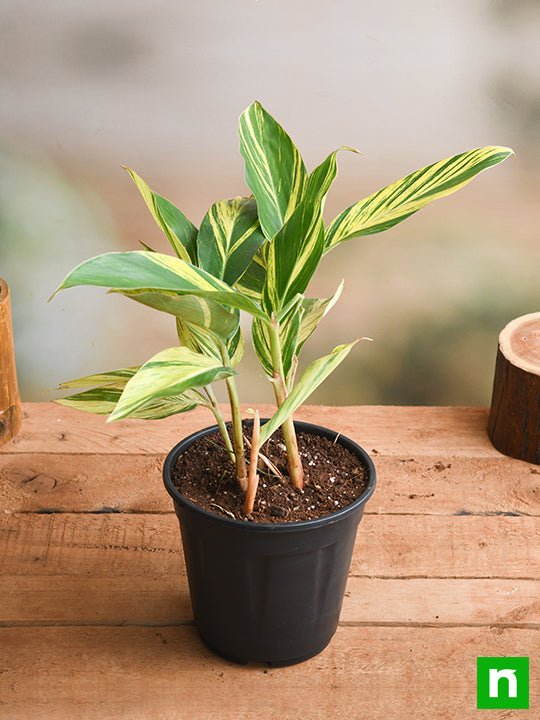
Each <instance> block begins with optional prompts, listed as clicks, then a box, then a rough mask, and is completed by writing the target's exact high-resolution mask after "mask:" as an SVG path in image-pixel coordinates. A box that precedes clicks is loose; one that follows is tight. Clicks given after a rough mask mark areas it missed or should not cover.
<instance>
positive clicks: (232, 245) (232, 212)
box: [197, 197, 265, 285]
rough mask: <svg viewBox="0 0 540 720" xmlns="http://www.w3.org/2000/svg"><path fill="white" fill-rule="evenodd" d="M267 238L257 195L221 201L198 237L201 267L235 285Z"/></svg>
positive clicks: (211, 212) (213, 207)
mask: <svg viewBox="0 0 540 720" xmlns="http://www.w3.org/2000/svg"><path fill="white" fill-rule="evenodd" d="M264 241H265V238H264V235H263V233H262V231H261V226H260V225H259V218H258V216H257V203H256V202H255V200H254V198H244V197H237V198H233V199H232V200H220V201H219V202H217V203H215V204H214V205H212V207H211V208H210V210H209V211H208V212H207V213H206V215H205V216H204V219H203V221H202V223H201V227H200V230H199V235H198V237H197V253H198V259H199V263H198V264H199V267H201V268H203V269H204V270H206V271H207V272H209V273H210V274H211V275H213V276H214V277H217V278H219V279H220V280H224V281H225V282H226V283H228V284H229V285H234V283H235V282H236V281H237V280H238V279H239V278H241V277H242V275H243V274H244V273H245V272H246V270H247V268H248V267H249V265H250V263H251V261H252V259H253V256H254V255H255V253H256V252H257V251H258V249H259V248H260V247H261V245H262V244H263V243H264Z"/></svg>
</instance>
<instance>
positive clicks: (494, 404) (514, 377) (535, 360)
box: [488, 312, 540, 465]
mask: <svg viewBox="0 0 540 720" xmlns="http://www.w3.org/2000/svg"><path fill="white" fill-rule="evenodd" d="M488 435H489V438H490V440H491V442H492V443H493V445H494V446H495V447H496V448H497V450H499V451H500V452H502V453H504V454H505V455H510V457H514V458H519V459H521V460H527V461H528V462H531V463H536V464H537V465H540V312H537V313H531V314H529V315H523V316H522V317H519V318H516V319H515V320H512V322H510V323H508V325H507V326H506V327H505V328H504V330H503V331H502V332H501V334H500V335H499V349H498V352H497V363H496V366H495V379H494V381H493V396H492V399H491V410H490V415H489V422H488Z"/></svg>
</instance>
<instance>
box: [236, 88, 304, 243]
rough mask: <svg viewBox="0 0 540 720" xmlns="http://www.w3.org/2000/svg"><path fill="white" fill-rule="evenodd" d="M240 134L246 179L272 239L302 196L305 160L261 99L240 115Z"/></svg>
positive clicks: (268, 236) (265, 232) (264, 226)
mask: <svg viewBox="0 0 540 720" xmlns="http://www.w3.org/2000/svg"><path fill="white" fill-rule="evenodd" d="M238 134H239V136H240V152H241V154H242V157H243V158H244V161H245V168H246V182H247V184H248V187H249V188H250V189H251V192H252V193H253V195H254V196H255V199H256V200H257V208H258V212H259V221H260V223H261V227H262V229H263V232H264V234H265V235H266V237H267V238H269V239H271V238H273V237H274V236H275V235H276V233H277V232H278V231H279V230H280V229H281V228H282V227H283V225H284V224H285V222H286V221H287V220H288V219H289V217H290V216H291V215H292V213H293V211H294V209H295V208H296V206H297V205H298V204H299V202H300V200H301V199H302V196H303V193H304V189H305V186H306V182H307V174H306V169H305V167H304V162H303V160H302V158H301V157H300V153H299V152H298V150H297V149H296V147H295V145H294V143H293V142H292V140H291V138H290V137H289V136H288V135H287V133H286V132H285V130H284V129H283V128H282V127H281V126H280V125H279V124H278V123H277V122H276V121H275V120H274V118H273V117H272V116H271V115H270V114H269V113H268V112H267V111H266V110H265V109H264V108H263V107H262V105H261V104H260V103H258V102H254V103H253V104H252V105H250V106H249V107H248V108H247V109H246V110H244V112H243V113H242V115H241V116H240V122H239V126H238Z"/></svg>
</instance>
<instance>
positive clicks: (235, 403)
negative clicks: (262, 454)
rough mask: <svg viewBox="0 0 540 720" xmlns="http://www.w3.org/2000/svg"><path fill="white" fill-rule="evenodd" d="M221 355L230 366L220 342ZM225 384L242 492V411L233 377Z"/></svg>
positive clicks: (244, 484) (244, 476) (244, 470)
mask: <svg viewBox="0 0 540 720" xmlns="http://www.w3.org/2000/svg"><path fill="white" fill-rule="evenodd" d="M220 351H221V357H222V359H223V364H224V365H226V366H227V367H230V364H231V359H230V357H229V353H228V351H227V348H226V347H225V345H224V344H223V343H220ZM225 384H226V385H227V393H228V395H229V403H230V405H231V420H232V432H233V445H234V456H235V463H236V479H237V480H238V485H239V486H240V489H241V490H242V491H243V492H246V490H247V468H246V456H245V452H244V435H243V433H242V413H241V412H240V402H239V400H238V391H237V389H236V382H235V381H234V377H228V378H227V379H226V380H225Z"/></svg>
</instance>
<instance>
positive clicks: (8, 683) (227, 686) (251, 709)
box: [0, 627, 540, 720]
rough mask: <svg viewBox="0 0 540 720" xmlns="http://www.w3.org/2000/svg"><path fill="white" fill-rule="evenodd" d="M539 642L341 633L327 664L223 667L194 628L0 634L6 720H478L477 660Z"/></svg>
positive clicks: (489, 634)
mask: <svg viewBox="0 0 540 720" xmlns="http://www.w3.org/2000/svg"><path fill="white" fill-rule="evenodd" d="M538 641H539V634H538V632H535V631H531V630H523V629H502V628H495V629H488V628H475V629H471V628H396V627H362V628H353V627H346V628H343V627H342V628H340V629H339V630H338V632H337V634H336V636H335V637H334V639H333V641H332V642H331V644H330V645H329V647H328V648H327V649H326V650H325V651H324V652H323V653H322V654H321V655H319V656H317V657H315V658H313V659H312V660H310V661H308V662H306V663H302V664H300V665H296V666H292V667H289V668H280V669H271V668H270V669H269V668H265V667H261V666H246V667H238V666H235V665H232V664H230V663H228V662H226V661H225V660H221V659H220V658H218V657H216V656H214V655H212V654H211V653H210V652H209V651H207V650H206V649H205V648H204V647H203V645H202V644H201V642H200V641H199V640H198V638H197V635H196V632H195V630H194V628H191V627H166V628H133V627H124V628H102V627H97V628H17V629H13V628H3V629H0V645H1V647H2V648H4V649H5V650H6V651H5V652H3V653H2V654H1V655H0V718H2V720H28V718H29V717H39V718H41V719H42V720H49V719H50V720H52V718H54V720H63V719H65V720H71V719H72V718H73V717H84V718H85V720H94V719H96V720H97V719H99V720H102V719H103V718H104V717H110V718H115V720H122V719H123V718H126V719H127V718H129V719H130V720H133V718H152V720H171V719H172V718H189V719H190V720H208V719H209V718H220V720H227V719H228V718H230V719H231V720H232V719H233V718H234V720H252V719H253V718H262V717H264V718H268V719H269V720H282V719H283V718H287V719H288V720H295V719H296V718H298V719H300V718H302V719H304V718H310V720H335V719H336V718H340V719H341V720H358V718H369V720H388V718H410V717H414V718H416V719H417V720H433V718H438V720H454V719H455V718H472V717H476V689H475V682H476V680H475V678H476V658H477V656H479V655H483V656H491V655H495V656H498V655H510V656H512V655H520V656H521V655H527V656H531V657H534V656H535V654H536V651H537V649H538ZM533 677H534V676H533ZM539 691H540V685H539V683H537V682H531V697H530V702H531V704H530V707H531V712H526V711H520V712H519V713H517V714H513V713H509V712H508V711H501V712H498V711H492V712H491V713H490V718H497V719H498V720H502V719H503V718H511V717H516V718H517V717H518V716H519V717H520V718H524V719H525V720H527V718H531V719H532V718H534V717H535V716H537V711H538V707H539V702H540V696H539Z"/></svg>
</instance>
